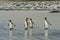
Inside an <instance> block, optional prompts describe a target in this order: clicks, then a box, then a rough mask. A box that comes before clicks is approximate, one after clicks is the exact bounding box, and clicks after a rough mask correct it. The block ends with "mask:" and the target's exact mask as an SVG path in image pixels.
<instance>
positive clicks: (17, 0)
mask: <svg viewBox="0 0 60 40" xmlns="http://www.w3.org/2000/svg"><path fill="white" fill-rule="evenodd" d="M1 1H14V2H19V1H60V0H0V2H1Z"/></svg>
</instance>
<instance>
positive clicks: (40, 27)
mask: <svg viewBox="0 0 60 40" xmlns="http://www.w3.org/2000/svg"><path fill="white" fill-rule="evenodd" d="M26 17H28V18H32V19H33V20H34V22H35V26H34V28H33V31H32V35H31V36H32V37H31V38H28V39H27V40H60V18H59V17H60V13H49V11H19V10H9V11H7V10H0V40H10V36H11V34H10V33H11V32H10V31H9V26H8V20H9V19H12V21H13V22H14V23H15V24H16V26H15V27H14V30H13V32H12V38H13V40H25V35H24V34H25V30H24V21H25V18H26ZM44 17H47V18H48V20H49V21H50V22H51V23H52V26H49V29H48V30H44Z"/></svg>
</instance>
